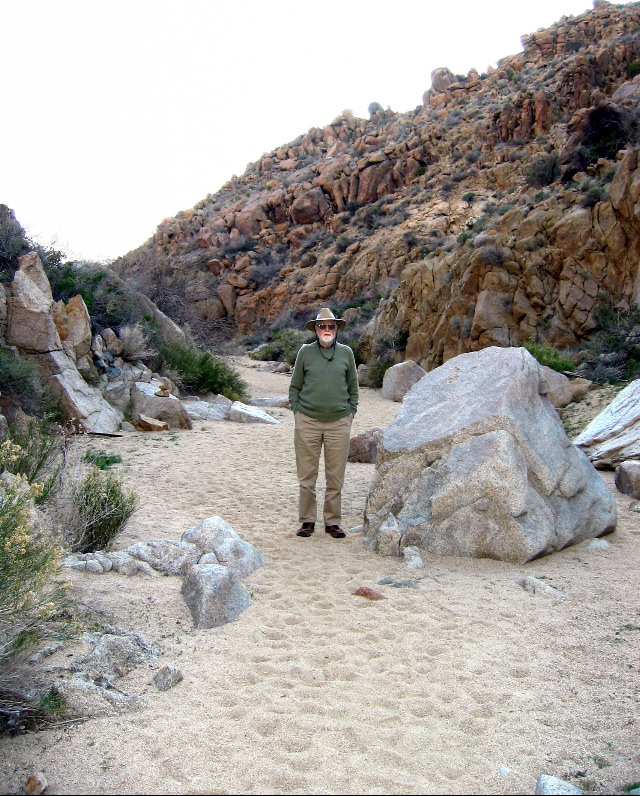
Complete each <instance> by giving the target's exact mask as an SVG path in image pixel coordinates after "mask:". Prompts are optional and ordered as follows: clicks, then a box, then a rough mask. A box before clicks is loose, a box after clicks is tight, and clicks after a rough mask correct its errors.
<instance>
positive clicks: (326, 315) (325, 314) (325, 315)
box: [306, 307, 347, 332]
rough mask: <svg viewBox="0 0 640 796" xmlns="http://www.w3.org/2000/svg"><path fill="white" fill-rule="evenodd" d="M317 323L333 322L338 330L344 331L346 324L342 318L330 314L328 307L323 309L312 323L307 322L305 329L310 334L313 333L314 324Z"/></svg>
mask: <svg viewBox="0 0 640 796" xmlns="http://www.w3.org/2000/svg"><path fill="white" fill-rule="evenodd" d="M319 321H335V322H336V323H337V324H338V329H344V327H345V326H346V325H347V322H346V321H345V319H344V318H336V316H335V315H334V314H333V313H332V312H331V310H330V309H329V307H323V308H322V309H321V310H320V312H319V313H318V316H317V318H314V319H313V320H312V321H307V323H306V327H307V329H308V330H309V331H310V332H315V330H316V328H315V327H316V323H318V322H319Z"/></svg>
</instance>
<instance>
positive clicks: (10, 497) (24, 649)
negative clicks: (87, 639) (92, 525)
mask: <svg viewBox="0 0 640 796" xmlns="http://www.w3.org/2000/svg"><path fill="white" fill-rule="evenodd" d="M12 455H13V448H12V443H10V442H9V441H8V440H5V442H4V443H2V445H0V470H2V468H3V466H4V464H6V462H7V460H8V459H11V458H12ZM38 493H39V488H38V486H36V485H33V486H31V487H28V486H27V485H26V483H25V481H24V479H23V478H22V477H21V476H17V477H16V479H15V480H14V481H13V483H11V484H8V485H6V484H5V485H3V486H2V488H0V732H2V731H3V730H5V729H6V730H14V731H15V730H16V728H18V729H19V728H20V726H21V723H22V722H23V717H24V716H25V715H26V716H32V717H33V716H34V715H40V716H42V714H43V712H44V711H46V709H47V705H46V704H45V705H43V706H42V707H38V705H37V699H38V696H37V692H36V689H35V687H34V686H35V685H36V684H35V683H34V682H33V672H32V668H31V667H29V664H28V658H29V656H30V654H31V653H32V651H33V649H34V647H36V646H38V645H40V644H41V643H42V642H44V641H45V640H53V639H54V638H56V637H61V636H62V637H64V635H65V631H67V630H68V628H69V624H70V622H69V620H70V614H69V613H68V611H67V610H66V597H65V594H66V589H65V587H64V586H63V585H60V584H56V583H53V582H52V576H53V575H54V574H55V573H56V572H57V571H58V568H59V560H60V554H61V548H60V545H59V543H58V541H57V540H56V539H55V538H54V537H53V536H52V535H49V534H47V533H44V532H39V531H37V530H36V529H34V528H32V527H31V526H30V512H31V501H32V499H33V498H34V497H36V496H37V495H38Z"/></svg>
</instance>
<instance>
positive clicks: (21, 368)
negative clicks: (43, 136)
mask: <svg viewBox="0 0 640 796" xmlns="http://www.w3.org/2000/svg"><path fill="white" fill-rule="evenodd" d="M0 394H1V395H2V396H3V398H5V399H8V400H9V401H11V403H13V404H16V405H18V406H19V407H20V408H21V409H22V410H23V412H25V413H26V414H28V415H36V416H38V417H43V416H44V415H45V414H47V413H53V412H54V411H55V405H56V402H55V398H54V396H53V393H52V392H51V390H50V389H49V388H48V387H46V386H45V384H44V383H43V381H42V378H41V376H40V372H39V370H38V368H37V367H36V365H34V363H33V362H32V361H31V360H30V359H27V358H26V357H25V356H22V355H21V354H19V353H17V352H16V351H13V350H12V349H10V348H5V347H0Z"/></svg>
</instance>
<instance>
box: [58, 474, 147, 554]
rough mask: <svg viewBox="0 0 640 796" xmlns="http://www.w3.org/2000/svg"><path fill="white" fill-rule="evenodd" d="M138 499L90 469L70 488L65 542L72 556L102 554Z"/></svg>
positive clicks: (118, 483)
mask: <svg viewBox="0 0 640 796" xmlns="http://www.w3.org/2000/svg"><path fill="white" fill-rule="evenodd" d="M137 504H138V499H137V496H136V495H135V493H133V492H129V491H128V490H126V489H125V488H124V487H123V485H122V480H121V478H119V477H118V476H116V475H113V474H111V473H104V472H102V471H101V470H99V469H97V468H92V469H91V471H90V472H88V473H87V474H86V475H85V476H84V477H83V478H81V479H80V480H79V481H76V482H75V483H74V484H73V485H72V487H71V508H72V512H71V519H70V521H69V524H68V526H67V532H66V535H67V541H68V542H69V544H70V546H71V549H72V550H74V551H75V552H80V553H89V552H93V551H95V550H105V549H107V548H108V547H109V545H110V544H111V542H112V541H113V540H114V539H115V537H116V536H117V535H118V534H119V533H120V532H121V531H123V530H124V528H125V526H126V524H127V522H128V521H129V519H130V518H131V516H132V515H133V513H134V512H135V510H136V508H137Z"/></svg>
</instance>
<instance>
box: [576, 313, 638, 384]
mask: <svg viewBox="0 0 640 796" xmlns="http://www.w3.org/2000/svg"><path fill="white" fill-rule="evenodd" d="M595 319H596V323H597V324H598V329H597V331H596V332H595V333H594V334H593V335H592V336H591V339H590V340H589V341H588V342H587V343H586V344H585V345H584V347H583V350H582V352H581V356H582V359H583V363H582V365H581V366H580V368H579V370H580V372H581V373H582V374H583V375H584V376H586V377H587V378H588V379H591V380H592V381H597V382H600V383H603V382H610V383H615V382H620V381H627V380H629V379H634V378H638V377H639V376H640V308H639V307H638V305H636V304H634V305H632V306H631V307H630V308H629V309H628V310H621V309H618V308H616V307H614V306H612V305H611V304H610V303H605V304H603V305H601V306H600V307H599V309H598V310H597V312H596V315H595Z"/></svg>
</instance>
